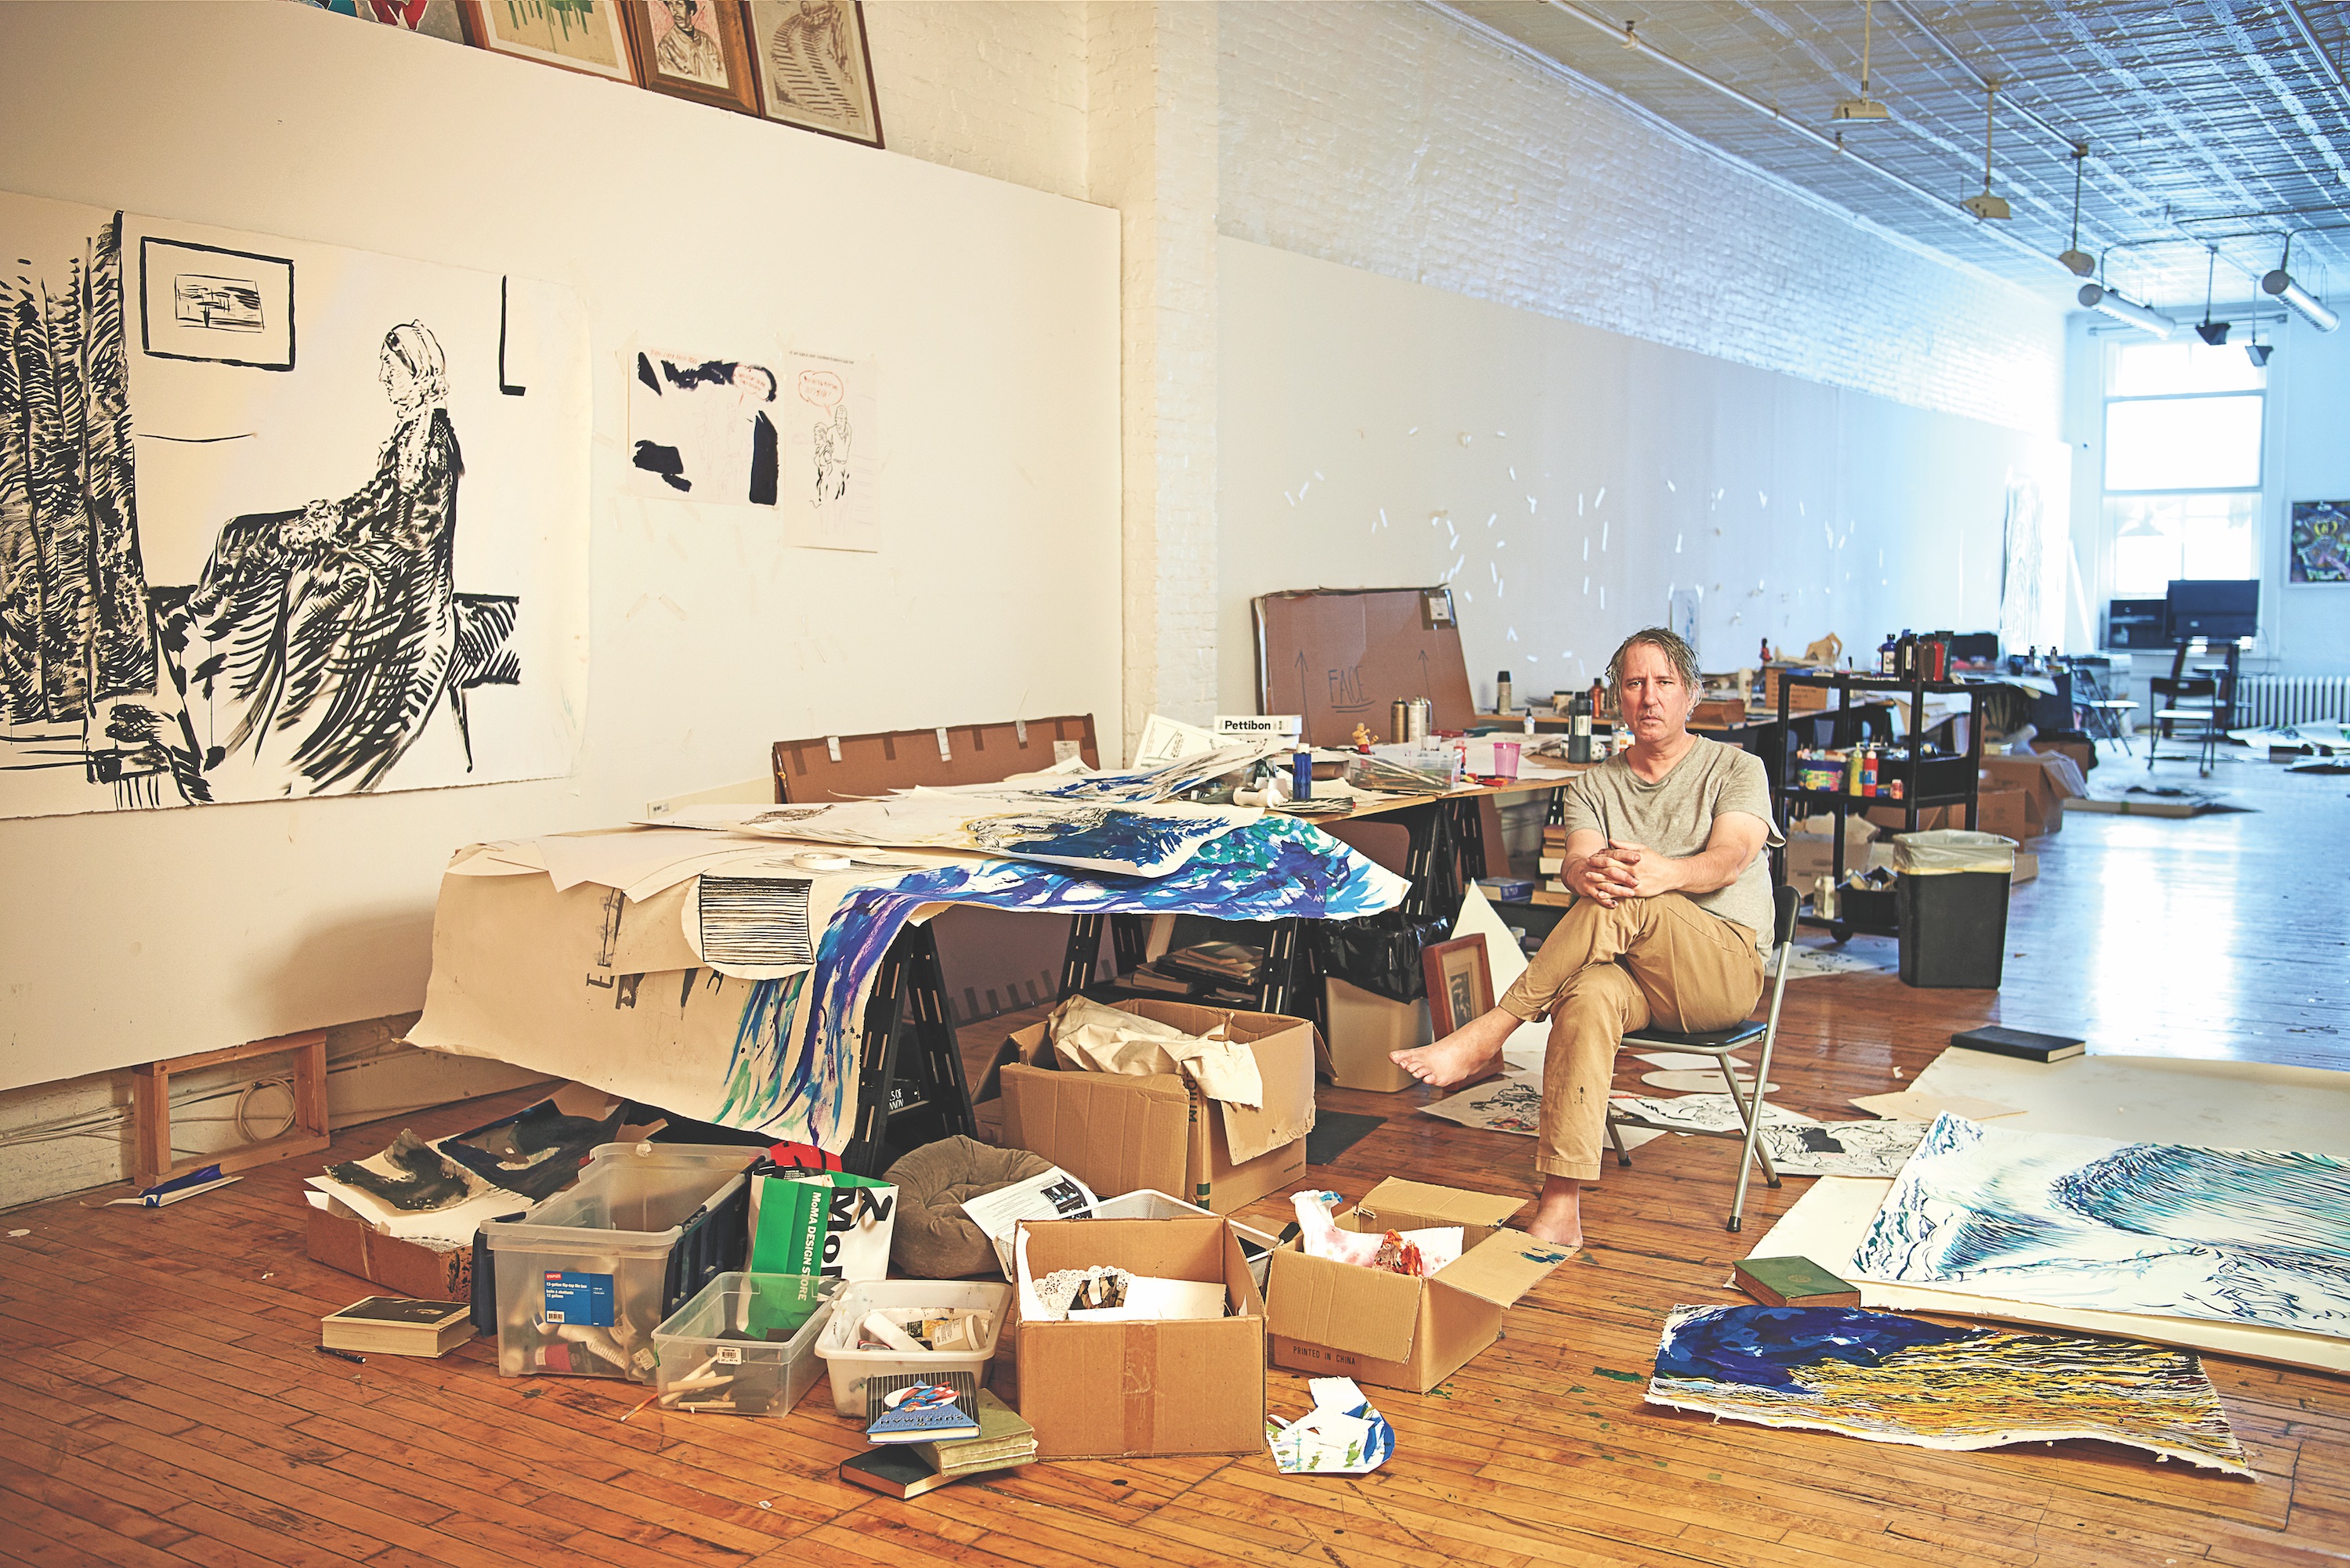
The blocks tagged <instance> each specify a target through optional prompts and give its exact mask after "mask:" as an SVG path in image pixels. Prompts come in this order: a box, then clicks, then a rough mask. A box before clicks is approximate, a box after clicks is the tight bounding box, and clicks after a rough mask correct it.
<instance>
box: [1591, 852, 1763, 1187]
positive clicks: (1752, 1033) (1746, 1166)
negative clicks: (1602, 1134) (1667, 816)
mask: <svg viewBox="0 0 2350 1568" xmlns="http://www.w3.org/2000/svg"><path fill="white" fill-rule="evenodd" d="M1795 904H1796V893H1795V890H1794V888H1789V887H1785V886H1782V887H1780V888H1776V889H1774V890H1773V896H1772V915H1771V926H1772V932H1771V935H1772V943H1773V947H1774V948H1775V949H1776V950H1777V959H1776V962H1775V964H1774V965H1773V968H1774V971H1775V972H1774V973H1773V977H1772V981H1771V1012H1770V1016H1769V1017H1768V1018H1767V1019H1765V1020H1762V1021H1759V1022H1758V1021H1756V1020H1754V1019H1749V1020H1747V1021H1746V1022H1745V1023H1739V1024H1734V1025H1732V1026H1731V1027H1730V1028H1728V1029H1717V1030H1714V1031H1712V1032H1711V1033H1704V1034H1676V1033H1673V1032H1672V1031H1671V1030H1669V1029H1639V1030H1635V1031H1633V1032H1632V1033H1629V1034H1627V1035H1625V1036H1624V1044H1626V1045H1627V1046H1628V1045H1645V1046H1647V1047H1648V1048H1649V1049H1651V1050H1659V1051H1683V1052H1688V1053H1690V1054H1693V1055H1700V1056H1711V1057H1712V1058H1713V1062H1714V1065H1715V1066H1717V1067H1720V1068H1721V1081H1722V1082H1723V1083H1724V1084H1726V1085H1729V1088H1730V1100H1731V1104H1732V1105H1734V1106H1737V1107H1738V1117H1739V1120H1740V1121H1741V1122H1742V1123H1743V1124H1744V1126H1745V1129H1746V1130H1745V1131H1744V1132H1742V1133H1740V1132H1731V1131H1729V1130H1727V1129H1724V1130H1722V1131H1721V1132H1698V1133H1694V1134H1692V1135H1691V1136H1693V1137H1734V1138H1740V1139H1742V1140H1743V1142H1744V1145H1745V1148H1744V1152H1743V1153H1742V1154H1741V1155H1740V1157H1739V1161H1738V1192H1737V1196H1735V1197H1734V1198H1732V1199H1731V1204H1730V1223H1729V1225H1728V1226H1727V1227H1726V1229H1728V1230H1731V1231H1738V1230H1741V1229H1742V1228H1743V1227H1744V1225H1745V1223H1746V1179H1747V1176H1748V1174H1749V1172H1750V1170H1751V1168H1752V1166H1753V1165H1754V1164H1755V1163H1756V1162H1757V1161H1759V1162H1761V1164H1762V1167H1763V1179H1764V1181H1765V1182H1766V1183H1767V1184H1768V1185H1770V1186H1772V1187H1776V1186H1778V1185H1779V1173H1778V1171H1777V1170H1776V1169H1774V1168H1773V1167H1772V1164H1771V1151H1770V1150H1769V1149H1766V1148H1764V1147H1763V1144H1762V1131H1763V1090H1764V1088H1765V1087H1766V1086H1768V1085H1769V1084H1770V1082H1771V1050H1772V1047H1773V1045H1775V1044H1778V1039H1779V1002H1780V1000H1781V999H1782V998H1783V997H1784V996H1785V995H1786V994H1787V965H1788V963H1789V962H1790V961H1792V960H1793V958H1794V951H1795ZM1757 1040H1760V1041H1762V1042H1763V1060H1762V1062H1761V1063H1760V1064H1758V1065H1757V1066H1756V1067H1755V1069H1754V1092H1753V1094H1752V1096H1748V1095H1745V1094H1742V1093H1741V1092H1740V1090H1739V1087H1738V1075H1737V1071H1736V1068H1735V1066H1734V1064H1732V1063H1731V1060H1730V1056H1731V1052H1733V1051H1738V1050H1742V1049H1743V1048H1745V1047H1746V1046H1748V1045H1751V1044H1753V1043H1754V1042H1755V1041H1757ZM1618 1127H1663V1124H1661V1123H1658V1122H1651V1121H1648V1120H1645V1119H1643V1118H1642V1117H1640V1116H1635V1115H1633V1114H1632V1113H1630V1112H1628V1111H1620V1110H1618V1109H1617V1108H1616V1106H1615V1104H1614V1103H1613V1102H1612V1101H1611V1102H1610V1103H1609V1105H1608V1106H1607V1141H1608V1142H1610V1143H1612V1144H1614V1145H1615V1146H1616V1163H1617V1164H1618V1165H1627V1166H1628V1165H1630V1164H1631V1163H1632V1156H1631V1153H1630V1151H1629V1150H1627V1149H1626V1148H1625V1147H1624V1135H1623V1134H1622V1133H1621V1132H1619V1131H1617V1128H1618ZM1663 1130H1665V1131H1669V1132H1688V1131H1689V1130H1690V1129H1688V1128H1686V1127H1663Z"/></svg>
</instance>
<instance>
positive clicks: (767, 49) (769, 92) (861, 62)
mask: <svg viewBox="0 0 2350 1568" xmlns="http://www.w3.org/2000/svg"><path fill="white" fill-rule="evenodd" d="M750 6H751V52H752V53H753V54H754V55H756V56H757V57H758V61H759V82H760V94H759V106H758V111H757V112H759V113H761V114H764V115H765V116H766V117H767V118H768V119H774V120H780V121H782V122H783V123H784V124H785V125H796V126H798V127H799V128H800V129H801V130H815V131H821V132H822V133H823V134H825V135H827V136H837V137H839V138H841V139H842V140H845V141H861V142H863V143H864V144H865V145H866V146H868V147H879V146H880V145H881V102H880V99H879V97H878V96H877V95H876V93H875V92H874V88H873V56H872V53H871V51H869V50H868V48H867V47H866V46H865V7H864V6H863V5H860V4H858V0H750Z"/></svg>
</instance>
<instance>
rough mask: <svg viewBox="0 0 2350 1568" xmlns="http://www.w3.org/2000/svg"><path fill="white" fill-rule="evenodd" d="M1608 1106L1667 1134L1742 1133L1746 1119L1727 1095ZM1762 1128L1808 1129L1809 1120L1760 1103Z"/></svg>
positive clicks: (1642, 1099) (1639, 1098)
mask: <svg viewBox="0 0 2350 1568" xmlns="http://www.w3.org/2000/svg"><path fill="white" fill-rule="evenodd" d="M1607 1104H1608V1105H1609V1106H1611V1107H1613V1108H1614V1109H1616V1110H1618V1111H1621V1112H1623V1113H1625V1114H1626V1115H1627V1116H1638V1117H1639V1118H1640V1119H1641V1120H1642V1121H1646V1122H1651V1123H1654V1124H1655V1125H1656V1126H1658V1127H1661V1128H1662V1129H1664V1130H1665V1131H1667V1132H1695V1133H1705V1132H1744V1131H1745V1130H1746V1121H1745V1118H1744V1117H1742V1116H1740V1115H1739V1114H1738V1106H1737V1105H1736V1103H1735V1102H1733V1101H1732V1100H1731V1097H1730V1096H1728V1095H1676V1096H1654V1095H1610V1096H1607ZM1774 1125H1775V1126H1778V1127H1810V1126H1811V1125H1812V1118H1811V1117H1810V1116H1804V1115H1802V1114H1801V1113H1799V1112H1796V1111H1791V1110H1789V1109H1787V1108H1786V1107H1785V1106H1774V1105H1773V1104H1771V1102H1770V1101H1768V1100H1765V1101H1763V1126H1764V1127H1772V1126H1774ZM1624 1141H1625V1142H1626V1143H1627V1144H1628V1143H1630V1142H1631V1141H1632V1134H1631V1129H1630V1128H1628V1127H1627V1128H1626V1129H1624Z"/></svg>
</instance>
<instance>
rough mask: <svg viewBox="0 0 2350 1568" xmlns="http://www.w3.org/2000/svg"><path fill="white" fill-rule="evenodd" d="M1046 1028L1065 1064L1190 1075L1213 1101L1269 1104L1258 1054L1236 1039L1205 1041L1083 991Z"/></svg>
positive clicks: (1139, 1074)
mask: <svg viewBox="0 0 2350 1568" xmlns="http://www.w3.org/2000/svg"><path fill="white" fill-rule="evenodd" d="M1047 1033H1049V1035H1050V1036H1051V1039H1052V1042H1053V1054H1054V1055H1055V1057H1057V1058H1058V1059H1059V1061H1060V1064H1061V1065H1062V1066H1063V1067H1066V1068H1071V1069H1075V1070H1077V1071H1081V1072H1087V1073H1116V1074H1120V1075H1125V1076H1128V1077H1142V1076H1146V1075H1149V1074H1152V1073H1170V1074H1174V1075H1179V1076H1181V1077H1187V1078H1189V1079H1191V1082H1193V1083H1195V1084H1197V1085H1200V1092H1201V1094H1203V1095H1205V1096H1208V1097H1209V1098H1210V1099H1211V1100H1222V1101H1224V1102H1225V1103H1227V1104H1229V1105H1235V1106H1246V1107H1248V1108H1249V1109H1250V1110H1257V1109H1259V1108H1261V1107H1262V1106H1263V1105H1264V1076H1263V1074H1262V1073H1260V1072H1258V1070H1257V1064H1256V1054H1255V1053H1254V1052H1253V1051H1251V1050H1250V1049H1249V1048H1248V1047H1247V1046H1245V1045H1243V1044H1239V1043H1238V1042H1236V1041H1232V1040H1219V1039H1212V1038H1211V1039H1205V1040H1203V1039H1201V1038H1199V1037H1197V1036H1195V1035H1191V1034H1186V1033H1183V1032H1182V1031H1181V1030H1180V1029H1178V1028H1176V1027H1175V1026H1174V1025H1173V1024H1171V1023H1159V1021H1158V1020H1157V1019H1155V1018H1145V1017H1142V1016H1141V1015H1140V1014H1139V1013H1133V1012H1125V1011H1123V1010H1121V1009H1118V1008H1115V1007H1106V1006H1104V1005H1103V1004H1102V1003H1100V1002H1092V1001H1088V1000H1087V998H1085V997H1082V996H1073V997H1071V998H1069V1000H1068V1001H1066V1002H1063V1003H1061V1005H1060V1006H1059V1007H1057V1008H1055V1009H1054V1011H1053V1016H1052V1019H1051V1020H1050V1022H1049V1024H1048V1026H1047Z"/></svg>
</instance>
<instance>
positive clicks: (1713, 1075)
mask: <svg viewBox="0 0 2350 1568" xmlns="http://www.w3.org/2000/svg"><path fill="white" fill-rule="evenodd" d="M1739 1065H1740V1066H1742V1067H1744V1066H1745V1065H1746V1064H1744V1063H1743V1062H1742V1063H1740V1064H1739ZM1640 1082H1642V1083H1644V1084H1646V1085H1648V1087H1650V1088H1652V1089H1671V1090H1674V1091H1675V1092H1677V1093H1679V1092H1682V1091H1688V1092H1691V1093H1695V1094H1705V1093H1708V1092H1712V1093H1716V1094H1719V1093H1721V1070H1720V1069H1719V1068H1716V1067H1712V1066H1709V1067H1707V1069H1706V1070H1705V1071H1704V1072H1701V1073H1696V1072H1690V1073H1643V1074H1641V1075H1640ZM1738 1086H1739V1088H1740V1089H1741V1090H1742V1091H1743V1092H1745V1093H1747V1094H1750V1095H1751V1094H1752V1093H1753V1092H1754V1074H1753V1069H1752V1068H1751V1067H1750V1068H1747V1070H1746V1071H1745V1072H1743V1073H1741V1074H1739V1075H1738ZM1778 1092H1779V1085H1776V1084H1773V1085H1770V1086H1769V1087H1767V1088H1765V1089H1764V1090H1763V1093H1764V1094H1766V1095H1775V1094H1777V1093H1778Z"/></svg>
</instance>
